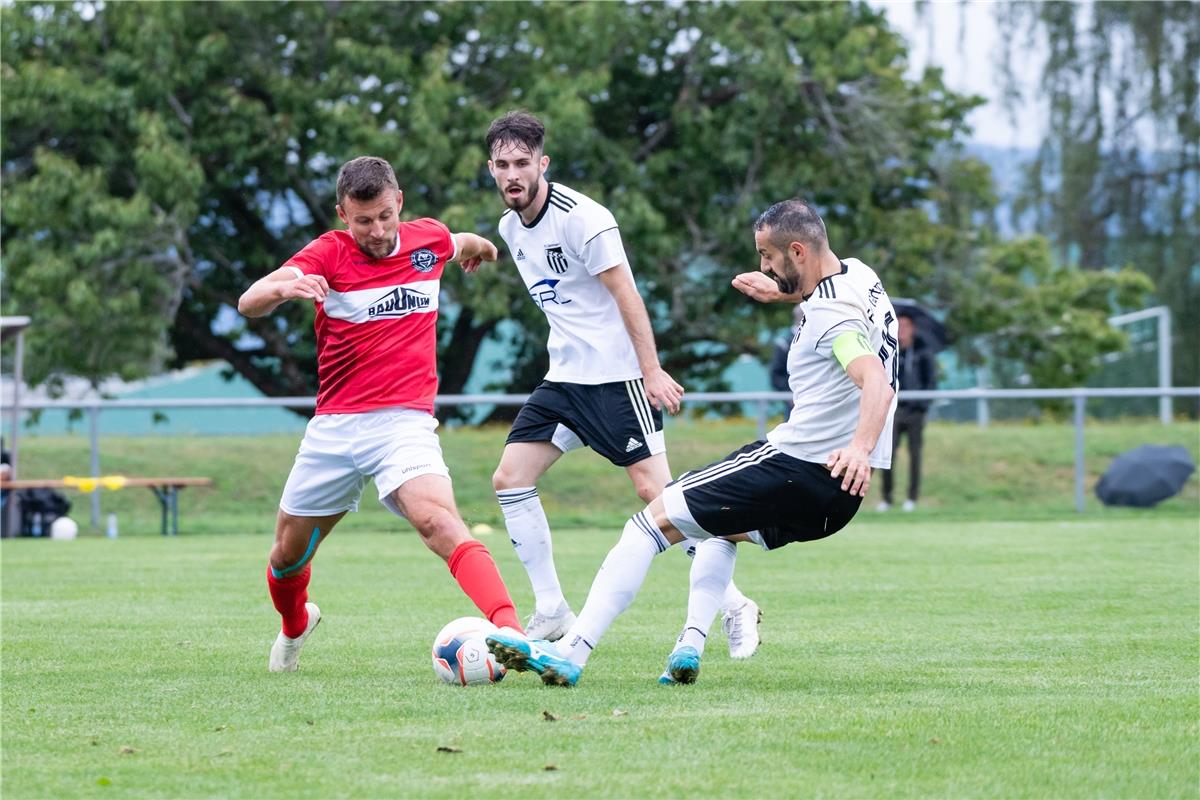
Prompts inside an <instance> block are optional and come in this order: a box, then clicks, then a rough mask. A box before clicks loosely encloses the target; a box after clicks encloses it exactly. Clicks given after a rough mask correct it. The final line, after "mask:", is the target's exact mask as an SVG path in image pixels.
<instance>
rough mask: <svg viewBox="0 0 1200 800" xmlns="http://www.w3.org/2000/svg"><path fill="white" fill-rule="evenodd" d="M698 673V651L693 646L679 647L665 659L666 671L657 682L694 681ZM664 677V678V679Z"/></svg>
mask: <svg viewBox="0 0 1200 800" xmlns="http://www.w3.org/2000/svg"><path fill="white" fill-rule="evenodd" d="M699 674H700V653H699V652H698V651H697V650H696V648H694V647H686V646H685V647H680V648H679V649H678V650H676V651H675V652H673V653H671V657H670V658H668V659H667V671H666V672H664V673H663V675H662V677H661V678H659V679H658V682H659V683H662V684H671V683H695V682H696V676H697V675H699ZM664 679H666V680H664Z"/></svg>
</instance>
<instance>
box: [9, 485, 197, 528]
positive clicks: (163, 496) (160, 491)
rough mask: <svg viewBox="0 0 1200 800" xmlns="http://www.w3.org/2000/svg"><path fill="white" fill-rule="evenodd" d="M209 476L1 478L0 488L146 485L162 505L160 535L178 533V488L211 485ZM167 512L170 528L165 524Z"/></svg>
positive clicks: (87, 488)
mask: <svg viewBox="0 0 1200 800" xmlns="http://www.w3.org/2000/svg"><path fill="white" fill-rule="evenodd" d="M212 485H213V481H212V478H126V477H124V476H121V475H105V476H101V477H95V478H92V477H85V478H59V479H57V480H15V481H0V489H74V490H76V491H79V492H85V493H88V492H93V491H96V490H97V489H123V488H125V487H126V486H145V487H146V488H148V489H150V491H152V492H154V496H155V497H157V498H158V502H159V505H161V506H162V535H163V536H178V535H179V490H180V489H182V488H184V487H186V486H212ZM168 512H170V523H171V524H170V527H169V528H168V526H167V517H168Z"/></svg>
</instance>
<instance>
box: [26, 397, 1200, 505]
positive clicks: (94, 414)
mask: <svg viewBox="0 0 1200 800" xmlns="http://www.w3.org/2000/svg"><path fill="white" fill-rule="evenodd" d="M528 397H529V395H527V394H449V395H440V396H438V398H437V400H436V401H435V403H436V406H438V407H442V406H460V405H494V406H495V405H499V406H519V405H522V404H523V403H524V402H525V400H526V399H527V398H528ZM1102 397H1158V398H1160V399H1161V400H1162V401H1164V402H1165V403H1170V399H1171V398H1175V397H1185V398H1197V399H1200V386H1187V387H1174V388H1167V387H1134V388H1124V387H1122V388H1078V389H949V390H929V391H907V392H905V393H904V399H905V400H975V401H988V400H1071V401H1072V402H1073V404H1074V414H1073V422H1074V427H1075V510H1076V511H1079V512H1082V511H1083V509H1084V496H1085V490H1084V478H1085V474H1084V452H1083V450H1084V448H1083V445H1084V433H1083V429H1084V418H1085V411H1086V406H1087V401H1088V400H1090V399H1093V398H1102ZM790 399H791V395H790V394H789V393H788V392H689V393H688V394H686V395H685V396H684V398H683V403H684V404H685V405H696V404H702V403H743V404H744V403H750V404H754V405H756V407H757V412H758V413H757V419H758V433H759V437H760V438H761V437H763V436H766V433H767V420H768V419H769V418H770V415H769V410H770V404H772V403H780V402H786V401H789V400H790ZM264 407H274V408H299V409H310V408H315V407H316V398H313V397H239V398H224V399H223V398H211V397H205V398H195V399H190V398H162V399H157V400H155V399H137V400H39V401H26V402H24V403H22V405H21V408H20V411H21V412H22V413H24V412H25V411H34V410H46V409H64V410H76V409H77V410H80V411H83V412H85V413H86V414H87V418H88V431H89V436H90V438H91V465H90V466H91V475H92V476H96V477H98V476H100V474H101V473H100V414H101V413H102V412H104V411H107V410H117V409H153V410H166V409H172V408H264ZM11 412H12V409H11V408H6V409H4V413H5V414H10V415H11ZM1169 420H1170V416H1169V415H1168V414H1164V415H1163V421H1164V424H1166V423H1167V422H1169ZM18 424H19V421H18V420H15V419H14V420H13V425H14V427H16V426H17V425H18ZM16 466H17V465H14V467H16ZM13 477H14V478H16V477H17V475H16V471H15V470H14V474H13ZM91 504H92V508H91V522H92V526H93V528H96V527H98V526H99V524H100V493H99V490H98V489H97V490H96V491H93V492H92V497H91Z"/></svg>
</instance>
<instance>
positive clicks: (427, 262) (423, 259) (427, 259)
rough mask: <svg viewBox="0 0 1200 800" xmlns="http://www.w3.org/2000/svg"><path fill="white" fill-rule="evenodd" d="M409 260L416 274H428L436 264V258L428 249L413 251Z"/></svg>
mask: <svg viewBox="0 0 1200 800" xmlns="http://www.w3.org/2000/svg"><path fill="white" fill-rule="evenodd" d="M409 258H410V260H411V261H412V268H413V269H415V270H416V271H417V272H430V271H432V270H433V268H434V266H435V265H436V264H437V256H436V255H434V254H433V251H432V250H430V249H429V248H428V247H422V248H421V249H420V250H414V251H413V253H412V255H411V256H410V257H409Z"/></svg>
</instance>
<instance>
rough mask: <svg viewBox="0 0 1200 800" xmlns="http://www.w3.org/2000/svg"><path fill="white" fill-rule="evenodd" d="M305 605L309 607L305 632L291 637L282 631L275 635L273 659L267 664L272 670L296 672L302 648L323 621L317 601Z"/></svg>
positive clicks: (272, 651)
mask: <svg viewBox="0 0 1200 800" xmlns="http://www.w3.org/2000/svg"><path fill="white" fill-rule="evenodd" d="M304 607H305V608H306V609H308V624H307V625H305V626H304V633H302V634H300V635H299V636H297V637H296V638H295V639H289V638H288V637H287V636H284V635H283V631H280V632H279V635H278V636H276V637H275V644H273V645H271V660H270V662H269V663H268V665H267V667H268V669H270V670H271V672H295V671H296V667H298V666H300V648H301V647H303V646H304V642H305V640H306V639H308V635H309V634H310V633H312V632H313V631H314V630H316V628H317V625H318V624H320V622H321V609H319V608H317V604H316V603H305V604H304Z"/></svg>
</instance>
